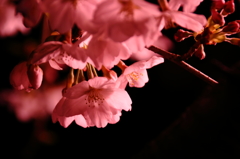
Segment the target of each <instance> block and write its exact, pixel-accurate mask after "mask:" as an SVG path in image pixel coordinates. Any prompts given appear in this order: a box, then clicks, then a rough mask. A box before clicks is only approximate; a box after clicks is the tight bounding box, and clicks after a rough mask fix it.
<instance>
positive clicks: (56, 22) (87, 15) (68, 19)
mask: <svg viewBox="0 0 240 159" xmlns="http://www.w3.org/2000/svg"><path fill="white" fill-rule="evenodd" d="M100 1H101V0H87V1H86V0H54V1H53V0H44V6H45V9H46V12H47V14H48V15H49V22H50V26H51V29H52V30H57V31H59V32H60V33H66V32H68V31H69V30H70V29H71V28H72V27H73V25H74V24H77V26H78V27H79V28H81V29H88V30H90V28H92V27H93V26H92V24H91V22H90V20H91V19H92V17H93V12H94V10H95V8H96V6H97V4H98V3H99V2H100Z"/></svg>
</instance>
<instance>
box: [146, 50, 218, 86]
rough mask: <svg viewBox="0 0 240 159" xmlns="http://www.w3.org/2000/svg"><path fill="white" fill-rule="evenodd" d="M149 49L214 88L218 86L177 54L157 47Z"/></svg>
mask: <svg viewBox="0 0 240 159" xmlns="http://www.w3.org/2000/svg"><path fill="white" fill-rule="evenodd" d="M147 49H149V50H151V51H153V52H155V53H157V54H160V55H162V56H163V57H164V58H165V59H168V60H170V61H172V62H174V63H175V64H177V65H179V66H181V67H182V68H184V69H185V70H187V71H189V72H190V73H192V74H194V75H195V76H197V77H199V78H200V79H202V80H203V81H205V82H207V83H208V84H210V85H212V86H214V85H216V84H218V82H217V81H215V80H214V79H212V78H211V77H209V76H207V75H206V74H204V73H202V72H201V71H199V70H197V69H196V68H194V67H193V66H191V65H189V64H188V63H186V62H185V61H183V60H181V56H180V55H177V54H173V53H170V52H168V51H165V50H162V49H159V48H157V47H155V46H150V47H148V48H147Z"/></svg>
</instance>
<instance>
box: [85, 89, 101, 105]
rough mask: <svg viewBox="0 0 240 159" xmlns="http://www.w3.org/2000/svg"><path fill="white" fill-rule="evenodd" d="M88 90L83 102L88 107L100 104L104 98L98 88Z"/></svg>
mask: <svg viewBox="0 0 240 159" xmlns="http://www.w3.org/2000/svg"><path fill="white" fill-rule="evenodd" d="M90 89H91V90H90V92H89V93H88V96H87V97H86V98H85V102H86V104H87V105H88V107H98V106H100V105H101V104H103V101H104V100H105V99H104V98H103V97H101V95H100V94H99V90H98V89H94V88H90Z"/></svg>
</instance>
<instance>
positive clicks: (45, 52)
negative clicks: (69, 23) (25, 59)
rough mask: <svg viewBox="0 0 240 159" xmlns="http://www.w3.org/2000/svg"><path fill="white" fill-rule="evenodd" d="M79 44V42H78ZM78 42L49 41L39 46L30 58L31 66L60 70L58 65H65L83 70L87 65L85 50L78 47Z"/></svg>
mask: <svg viewBox="0 0 240 159" xmlns="http://www.w3.org/2000/svg"><path fill="white" fill-rule="evenodd" d="M79 42H81V41H79ZM79 42H76V43H74V44H67V43H63V42H58V41H49V42H45V43H43V44H42V45H40V46H39V47H38V48H37V49H36V50H35V51H34V53H33V54H32V57H31V58H30V63H31V64H37V65H39V64H42V63H45V62H49V64H50V65H51V66H52V67H53V68H55V69H57V70H61V69H62V68H61V66H60V64H66V65H68V66H70V67H72V68H74V69H83V68H84V67H85V65H86V63H87V56H86V52H85V48H80V47H78V45H79Z"/></svg>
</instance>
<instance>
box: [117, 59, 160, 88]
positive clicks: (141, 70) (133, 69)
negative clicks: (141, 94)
mask: <svg viewBox="0 0 240 159" xmlns="http://www.w3.org/2000/svg"><path fill="white" fill-rule="evenodd" d="M163 62H164V59H163V58H162V57H161V56H160V55H158V54H154V56H152V57H151V58H150V59H148V60H142V61H138V62H135V63H134V64H132V65H130V66H126V65H124V64H119V65H118V66H120V68H121V69H122V70H123V72H122V74H121V76H120V77H119V78H118V79H117V83H118V84H119V85H120V86H119V87H120V88H125V87H126V85H127V83H129V86H130V87H138V88H141V87H143V86H144V85H145V83H147V82H148V80H149V79H148V75H147V70H146V69H149V68H151V67H153V66H155V65H158V64H160V63H163Z"/></svg>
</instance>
